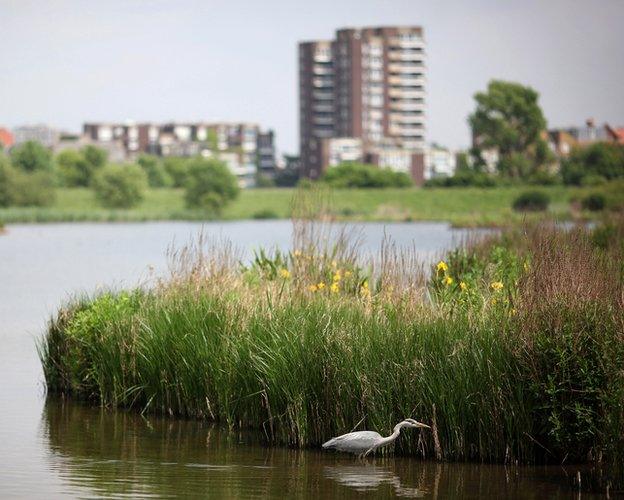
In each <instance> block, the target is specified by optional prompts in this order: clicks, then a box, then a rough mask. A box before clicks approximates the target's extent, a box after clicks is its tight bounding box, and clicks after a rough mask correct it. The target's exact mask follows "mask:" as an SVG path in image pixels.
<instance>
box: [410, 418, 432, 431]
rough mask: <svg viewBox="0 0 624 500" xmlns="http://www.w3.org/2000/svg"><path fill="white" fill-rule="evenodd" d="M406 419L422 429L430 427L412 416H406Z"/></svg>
mask: <svg viewBox="0 0 624 500" xmlns="http://www.w3.org/2000/svg"><path fill="white" fill-rule="evenodd" d="M407 421H408V422H411V423H412V424H414V425H415V426H416V427H422V428H424V429H431V427H429V426H428V425H427V424H423V423H422V422H419V421H418V420H414V419H413V418H408V419H407Z"/></svg>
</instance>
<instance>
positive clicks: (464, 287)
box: [459, 281, 468, 292]
mask: <svg viewBox="0 0 624 500" xmlns="http://www.w3.org/2000/svg"><path fill="white" fill-rule="evenodd" d="M459 289H460V290H461V291H462V292H465V291H466V290H467V289H468V285H466V283H464V282H463V281H460V282H459Z"/></svg>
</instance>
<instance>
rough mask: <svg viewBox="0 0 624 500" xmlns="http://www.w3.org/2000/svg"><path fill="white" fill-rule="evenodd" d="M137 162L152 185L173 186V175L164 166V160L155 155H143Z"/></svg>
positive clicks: (156, 186)
mask: <svg viewBox="0 0 624 500" xmlns="http://www.w3.org/2000/svg"><path fill="white" fill-rule="evenodd" d="M137 164H138V165H139V166H140V167H141V168H142V169H143V171H144V172H145V173H146V175H147V182H148V183H149V185H150V187H154V188H161V187H167V186H171V184H172V180H171V176H170V175H169V174H168V173H167V170H166V169H165V167H164V166H163V164H162V162H161V161H160V160H159V159H158V158H157V157H156V156H153V155H145V154H144V155H141V156H139V158H138V159H137Z"/></svg>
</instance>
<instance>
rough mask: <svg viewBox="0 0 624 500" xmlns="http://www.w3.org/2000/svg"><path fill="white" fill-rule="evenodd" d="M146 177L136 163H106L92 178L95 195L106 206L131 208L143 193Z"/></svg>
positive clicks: (138, 201)
mask: <svg viewBox="0 0 624 500" xmlns="http://www.w3.org/2000/svg"><path fill="white" fill-rule="evenodd" d="M146 187H147V178H146V175H145V172H143V170H142V169H141V167H139V166H137V165H106V166H105V167H102V168H101V169H100V170H99V171H98V172H97V173H96V174H95V177H94V179H93V188H94V190H95V195H96V197H97V198H98V200H99V201H100V202H101V203H102V205H103V206H105V207H107V208H132V207H134V206H136V205H138V204H139V203H140V202H141V201H142V200H143V196H144V194H145V189H146Z"/></svg>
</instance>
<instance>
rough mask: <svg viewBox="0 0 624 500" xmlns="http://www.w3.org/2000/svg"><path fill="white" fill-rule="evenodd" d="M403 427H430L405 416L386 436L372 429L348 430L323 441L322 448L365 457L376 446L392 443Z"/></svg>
mask: <svg viewBox="0 0 624 500" xmlns="http://www.w3.org/2000/svg"><path fill="white" fill-rule="evenodd" d="M403 427H416V428H418V427H421V428H425V429H431V427H429V426H428V425H427V424H423V423H421V422H418V421H416V420H414V419H413V418H406V419H405V420H403V421H402V422H399V423H398V424H396V425H395V426H394V430H393V432H392V434H390V435H389V436H388V437H383V436H381V435H380V434H379V433H378V432H374V431H357V432H349V433H348V434H343V435H342V436H338V437H335V438H332V439H330V440H329V441H327V442H326V443H323V449H325V450H328V449H332V448H333V449H334V450H337V451H344V452H347V453H355V454H357V455H358V456H360V457H365V456H366V455H368V454H369V453H370V452H372V451H375V450H376V449H377V448H380V447H382V446H386V445H388V444H390V443H393V442H394V441H395V440H396V438H398V437H399V434H400V432H401V429H402V428H403Z"/></svg>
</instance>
